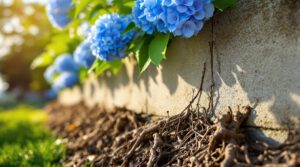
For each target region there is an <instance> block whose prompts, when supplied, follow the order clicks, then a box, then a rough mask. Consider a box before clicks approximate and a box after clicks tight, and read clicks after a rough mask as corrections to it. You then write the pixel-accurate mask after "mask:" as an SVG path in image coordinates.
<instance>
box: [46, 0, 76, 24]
mask: <svg viewBox="0 0 300 167" xmlns="http://www.w3.org/2000/svg"><path fill="white" fill-rule="evenodd" d="M71 9H72V0H49V1H48V3H47V7H46V10H47V15H48V18H49V20H50V22H51V23H52V25H53V26H54V27H57V28H64V27H66V26H67V25H68V24H69V23H70V22H71V19H70V18H69V16H68V14H69V12H70V10H71Z"/></svg>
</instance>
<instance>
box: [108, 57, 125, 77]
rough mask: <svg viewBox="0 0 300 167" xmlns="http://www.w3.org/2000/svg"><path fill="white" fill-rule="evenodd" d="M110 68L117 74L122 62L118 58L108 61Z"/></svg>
mask: <svg viewBox="0 0 300 167" xmlns="http://www.w3.org/2000/svg"><path fill="white" fill-rule="evenodd" d="M109 65H110V70H111V71H112V73H113V74H114V75H117V74H118V73H119V71H120V70H121V68H122V66H123V63H122V61H120V60H114V61H112V62H109Z"/></svg>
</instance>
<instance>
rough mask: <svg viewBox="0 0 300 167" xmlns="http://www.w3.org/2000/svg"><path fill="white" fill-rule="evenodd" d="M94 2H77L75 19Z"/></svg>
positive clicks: (89, 0) (79, 0)
mask: <svg viewBox="0 0 300 167" xmlns="http://www.w3.org/2000/svg"><path fill="white" fill-rule="evenodd" d="M92 1H93V0H77V1H76V9H75V17H77V16H78V15H79V14H80V13H81V11H83V10H84V9H86V7H87V6H88V5H89V3H91V2H92Z"/></svg>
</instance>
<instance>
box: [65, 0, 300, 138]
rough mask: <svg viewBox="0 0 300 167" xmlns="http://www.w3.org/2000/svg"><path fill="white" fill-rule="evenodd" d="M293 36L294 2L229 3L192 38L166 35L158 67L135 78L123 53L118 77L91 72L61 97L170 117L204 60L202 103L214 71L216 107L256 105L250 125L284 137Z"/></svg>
mask: <svg viewBox="0 0 300 167" xmlns="http://www.w3.org/2000/svg"><path fill="white" fill-rule="evenodd" d="M212 40H213V41H214V48H213V53H214V54H213V57H212V59H211V55H210V52H209V42H210V41H212ZM299 40H300V1H299V0H250V1H249V0H241V1H240V2H239V4H238V5H237V6H236V7H235V8H232V9H229V10H226V11H225V12H223V13H216V15H215V17H214V19H213V21H210V22H207V23H206V26H205V27H204V29H203V31H201V33H200V34H199V35H198V36H196V37H194V38H191V39H182V38H175V39H174V40H172V42H171V44H170V46H169V48H168V50H167V60H166V61H164V62H163V63H162V65H161V66H160V67H159V68H155V67H153V66H151V67H150V69H148V70H147V71H146V72H145V73H144V74H143V75H142V76H141V77H139V76H138V73H137V67H136V66H135V61H134V60H133V58H129V59H127V61H126V65H125V67H124V68H123V69H122V71H121V72H120V73H119V74H118V76H109V74H107V75H106V76H102V77H100V78H96V77H95V76H91V77H90V78H89V80H87V82H86V83H85V84H84V86H83V88H82V89H81V90H80V89H79V88H73V90H67V91H65V92H63V93H62V94H61V95H60V101H61V102H63V103H64V104H72V103H76V102H78V101H80V100H83V101H84V102H85V103H86V104H87V105H89V106H93V105H96V104H98V105H101V106H104V107H106V108H108V109H111V108H113V107H114V106H118V107H126V108H128V109H131V110H134V111H138V112H140V111H143V112H148V113H154V114H157V115H166V111H170V114H175V113H178V112H180V111H181V110H182V108H183V107H184V106H186V105H187V103H188V102H189V100H190V99H191V96H192V89H196V88H197V87H198V85H199V83H200V80H201V74H202V73H201V71H202V68H203V64H204V62H206V63H207V67H208V68H207V73H206V74H207V76H206V78H205V83H204V90H205V91H204V94H203V96H202V100H201V101H202V104H203V105H204V106H207V104H208V94H209V88H210V85H211V81H212V75H213V80H214V83H215V89H214V102H215V103H214V106H215V109H216V111H222V110H224V109H225V108H227V106H236V105H238V104H242V105H246V104H254V103H257V105H256V107H255V111H254V112H253V114H252V115H251V119H250V120H249V123H248V124H249V126H250V127H252V128H253V129H256V128H259V129H260V130H261V131H262V132H264V133H261V136H262V137H264V136H267V137H269V136H270V137H272V138H274V140H275V141H282V140H284V139H285V137H286V134H287V131H286V126H284V125H287V124H285V122H289V123H292V122H295V121H296V117H300V41H299ZM211 60H212V61H211ZM211 64H212V67H213V68H212V71H211V68H210V66H211ZM74 97H76V98H74Z"/></svg>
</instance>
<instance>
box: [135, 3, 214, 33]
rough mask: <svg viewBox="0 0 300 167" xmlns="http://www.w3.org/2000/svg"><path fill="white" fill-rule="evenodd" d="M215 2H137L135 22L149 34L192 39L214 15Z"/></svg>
mask: <svg viewBox="0 0 300 167" xmlns="http://www.w3.org/2000/svg"><path fill="white" fill-rule="evenodd" d="M212 2H213V0H136V5H135V7H134V8H133V20H134V23H135V24H136V26H137V27H139V28H141V29H142V30H143V31H145V32H146V33H148V34H152V33H153V32H154V31H155V30H157V31H159V32H162V33H173V34H174V35H175V36H181V37H186V38H189V37H192V36H194V35H196V34H197V33H198V32H199V31H200V30H201V29H202V27H203V25H204V22H205V21H206V20H208V19H209V18H211V17H212V16H213V13H214V5H213V3H212Z"/></svg>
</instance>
